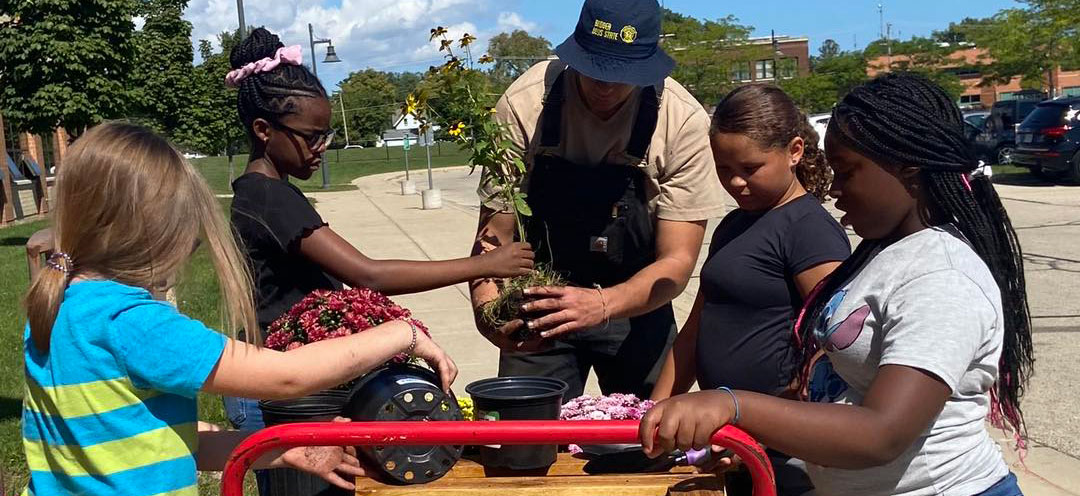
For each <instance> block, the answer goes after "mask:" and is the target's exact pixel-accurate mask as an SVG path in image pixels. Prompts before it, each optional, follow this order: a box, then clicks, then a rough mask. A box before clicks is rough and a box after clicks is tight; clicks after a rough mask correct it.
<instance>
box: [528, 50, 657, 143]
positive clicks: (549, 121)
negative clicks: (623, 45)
mask: <svg viewBox="0 0 1080 496" xmlns="http://www.w3.org/2000/svg"><path fill="white" fill-rule="evenodd" d="M565 79H566V71H563V72H561V73H559V75H558V76H557V77H556V78H555V82H554V83H553V84H552V85H551V89H550V90H548V93H547V95H546V96H545V97H544V111H543V114H542V116H541V118H540V146H543V147H556V146H559V141H561V140H562V107H563V102H565V101H566V87H565V84H564V80H565ZM659 116H660V100H659V98H658V97H657V94H656V87H655V86H648V87H645V88H643V89H642V90H641V96H640V103H639V104H638V111H637V116H636V117H635V118H634V127H633V129H632V130H631V132H630V141H629V142H628V143H627V146H626V153H628V154H630V155H631V156H633V157H636V158H638V159H645V153H646V152H647V151H648V150H649V144H650V143H651V142H652V136H653V132H655V131H656V122H657V120H658V119H659Z"/></svg>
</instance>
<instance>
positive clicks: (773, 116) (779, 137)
mask: <svg viewBox="0 0 1080 496" xmlns="http://www.w3.org/2000/svg"><path fill="white" fill-rule="evenodd" d="M710 132H711V134H716V133H724V134H741V135H744V136H746V137H748V138H750V139H752V140H754V142H755V143H757V144H758V145H760V146H762V147H763V148H766V149H785V150H786V149H787V147H788V144H789V143H791V140H793V139H795V138H796V137H801V138H802V139H803V156H802V160H800V161H799V163H798V164H797V165H796V166H795V177H796V178H797V179H798V180H799V183H801V184H802V185H803V187H804V188H806V191H808V192H809V193H810V194H812V195H814V196H816V197H817V198H818V200H821V201H825V198H826V197H827V196H828V194H829V183H830V182H832V170H830V169H829V166H828V164H827V163H826V162H825V152H824V151H822V150H821V148H820V147H818V143H819V139H818V138H819V137H818V133H817V131H815V130H814V128H813V126H811V125H810V121H808V120H807V119H806V114H804V113H803V112H802V111H800V110H799V107H798V106H796V105H795V101H794V100H792V99H791V97H789V96H788V95H787V93H784V90H782V89H780V88H779V87H777V86H774V85H771V84H750V85H746V86H740V87H738V88H735V89H734V90H732V91H731V93H728V94H727V96H725V97H724V99H723V100H721V101H720V103H718V104H717V105H716V111H714V112H713V119H712V129H711V130H710Z"/></svg>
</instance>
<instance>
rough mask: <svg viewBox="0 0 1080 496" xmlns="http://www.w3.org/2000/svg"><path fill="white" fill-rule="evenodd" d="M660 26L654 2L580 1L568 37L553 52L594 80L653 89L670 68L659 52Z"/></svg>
mask: <svg viewBox="0 0 1080 496" xmlns="http://www.w3.org/2000/svg"><path fill="white" fill-rule="evenodd" d="M660 25H661V13H660V5H658V4H657V3H656V1H655V0H585V5H584V6H582V7H581V17H580V18H578V24H577V28H575V29H574V34H572V35H570V37H569V38H567V39H566V41H564V42H563V43H562V44H561V45H559V46H558V48H556V49H555V54H556V55H558V56H559V58H560V59H562V60H563V61H565V62H566V63H567V64H568V65H569V66H570V67H573V68H574V69H575V70H577V71H578V72H580V73H582V74H584V75H586V76H588V77H591V78H593V79H596V80H599V81H605V82H609V83H625V84H632V85H634V86H650V85H654V84H657V83H659V82H661V81H663V80H664V78H666V77H667V76H668V74H671V70H672V69H673V68H674V67H675V61H674V60H672V58H671V57H670V56H668V54H666V53H664V50H663V49H661V48H660V34H661V30H660Z"/></svg>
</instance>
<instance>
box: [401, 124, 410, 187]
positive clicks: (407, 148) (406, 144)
mask: <svg viewBox="0 0 1080 496" xmlns="http://www.w3.org/2000/svg"><path fill="white" fill-rule="evenodd" d="M401 148H402V149H403V150H404V151H405V180H406V181H408V180H409V135H408V134H406V135H405V142H404V143H403V144H402V146H401Z"/></svg>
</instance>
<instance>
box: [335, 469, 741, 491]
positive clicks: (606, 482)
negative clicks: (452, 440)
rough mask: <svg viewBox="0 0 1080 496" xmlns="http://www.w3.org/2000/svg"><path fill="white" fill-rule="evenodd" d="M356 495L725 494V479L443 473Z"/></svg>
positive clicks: (363, 486)
mask: <svg viewBox="0 0 1080 496" xmlns="http://www.w3.org/2000/svg"><path fill="white" fill-rule="evenodd" d="M356 494H357V496H404V495H419V494H423V495H425V496H427V495H434V496H494V495H498V496H592V495H604V496H665V495H678V496H722V495H723V494H724V491H723V480H722V479H720V478H718V477H714V476H695V475H689V474H662V475H596V476H578V477H495V478H486V479H476V478H464V479H461V478H448V477H444V478H442V479H439V480H437V481H435V482H432V483H430V484H425V485H422V486H384V485H371V484H361V485H359V486H358V487H357V488H356Z"/></svg>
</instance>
